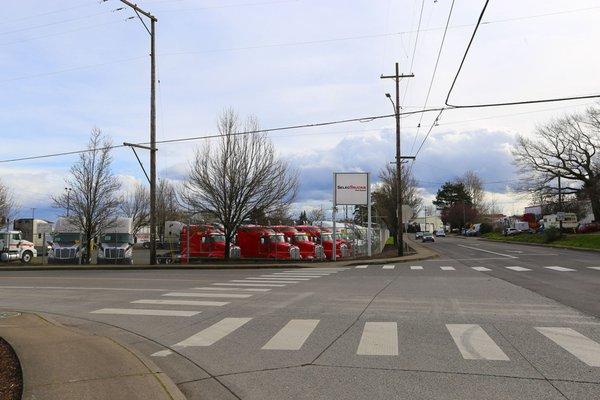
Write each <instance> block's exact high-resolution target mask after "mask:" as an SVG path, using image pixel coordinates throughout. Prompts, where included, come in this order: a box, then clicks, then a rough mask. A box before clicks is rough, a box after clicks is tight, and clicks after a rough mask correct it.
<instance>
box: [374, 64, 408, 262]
mask: <svg viewBox="0 0 600 400" xmlns="http://www.w3.org/2000/svg"><path fill="white" fill-rule="evenodd" d="M414 76H415V75H414V74H400V72H399V69H398V63H396V73H395V74H394V75H381V79H393V80H394V81H395V82H396V103H394V101H392V104H393V105H394V114H395V116H396V216H397V218H396V245H397V246H398V256H400V257H402V256H404V240H403V238H402V234H403V231H404V227H403V225H404V223H403V220H402V160H403V159H406V158H411V157H402V155H401V153H400V79H402V78H413V77H414ZM386 96H387V97H388V98H389V99H390V100H392V99H391V96H389V94H386ZM412 159H414V157H412Z"/></svg>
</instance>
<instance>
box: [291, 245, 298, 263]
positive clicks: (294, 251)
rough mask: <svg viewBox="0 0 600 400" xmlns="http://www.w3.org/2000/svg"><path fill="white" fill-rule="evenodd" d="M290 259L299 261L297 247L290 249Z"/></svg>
mask: <svg viewBox="0 0 600 400" xmlns="http://www.w3.org/2000/svg"><path fill="white" fill-rule="evenodd" d="M290 258H291V259H292V260H299V259H300V249H299V248H297V247H293V248H291V249H290Z"/></svg>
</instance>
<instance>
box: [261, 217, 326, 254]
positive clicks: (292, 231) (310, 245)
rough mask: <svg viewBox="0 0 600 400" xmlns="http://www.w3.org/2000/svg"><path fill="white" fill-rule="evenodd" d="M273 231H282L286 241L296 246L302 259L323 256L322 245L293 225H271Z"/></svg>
mask: <svg viewBox="0 0 600 400" xmlns="http://www.w3.org/2000/svg"><path fill="white" fill-rule="evenodd" d="M271 228H272V229H273V230H274V231H275V232H279V233H283V235H284V236H285V239H286V241H287V242H288V243H291V244H293V245H294V246H298V248H299V249H300V256H301V257H302V259H303V260H322V259H324V258H325V251H324V249H323V246H321V245H320V244H317V243H315V242H314V241H312V240H311V239H310V238H309V237H308V235H307V234H306V233H304V232H298V230H297V229H296V228H294V227H293V226H284V225H278V226H272V227H271Z"/></svg>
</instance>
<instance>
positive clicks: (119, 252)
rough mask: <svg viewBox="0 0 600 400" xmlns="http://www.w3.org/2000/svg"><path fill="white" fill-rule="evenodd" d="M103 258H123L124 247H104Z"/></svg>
mask: <svg viewBox="0 0 600 400" xmlns="http://www.w3.org/2000/svg"><path fill="white" fill-rule="evenodd" d="M104 258H112V259H119V258H125V249H104Z"/></svg>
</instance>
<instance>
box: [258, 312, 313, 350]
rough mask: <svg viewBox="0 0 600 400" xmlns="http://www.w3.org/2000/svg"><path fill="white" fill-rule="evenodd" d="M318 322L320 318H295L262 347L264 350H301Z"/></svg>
mask: <svg viewBox="0 0 600 400" xmlns="http://www.w3.org/2000/svg"><path fill="white" fill-rule="evenodd" d="M318 323H319V320H318V319H293V320H291V321H290V322H288V323H287V324H286V325H285V326H284V327H283V328H281V330H280V331H279V332H277V334H275V336H273V337H272V338H271V340H269V341H268V342H267V344H265V345H264V346H263V347H262V348H263V350H300V348H301V347H302V345H303V344H304V342H305V341H306V339H308V337H309V336H310V334H311V333H312V331H314V330H315V328H316V327H317V324H318Z"/></svg>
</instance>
